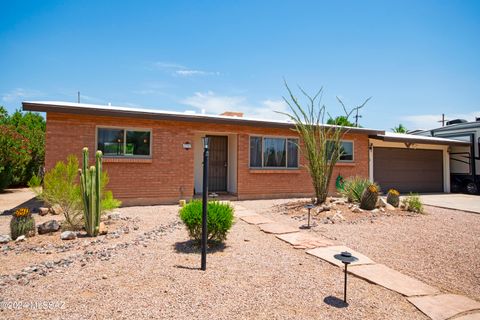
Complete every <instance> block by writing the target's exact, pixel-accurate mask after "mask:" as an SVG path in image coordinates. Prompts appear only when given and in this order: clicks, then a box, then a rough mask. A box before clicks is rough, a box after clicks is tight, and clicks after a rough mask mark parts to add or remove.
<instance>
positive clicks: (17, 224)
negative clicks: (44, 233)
mask: <svg viewBox="0 0 480 320" xmlns="http://www.w3.org/2000/svg"><path fill="white" fill-rule="evenodd" d="M10 233H11V236H12V239H13V240H15V239H17V238H18V237H20V236H26V237H33V236H34V235H35V219H34V218H33V217H32V213H31V212H30V210H29V209H28V208H20V209H18V210H17V211H15V213H14V214H13V215H12V220H10Z"/></svg>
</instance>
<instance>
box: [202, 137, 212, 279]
mask: <svg viewBox="0 0 480 320" xmlns="http://www.w3.org/2000/svg"><path fill="white" fill-rule="evenodd" d="M202 142H203V189H202V265H201V269H202V270H203V271H205V270H207V235H208V231H207V217H208V213H207V204H208V143H209V142H210V138H209V137H203V138H202Z"/></svg>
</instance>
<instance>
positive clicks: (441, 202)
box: [420, 193, 480, 213]
mask: <svg viewBox="0 0 480 320" xmlns="http://www.w3.org/2000/svg"><path fill="white" fill-rule="evenodd" d="M420 197H421V198H422V201H423V203H424V204H426V205H429V206H435V207H441V208H447V209H456V210H462V211H470V212H475V213H480V196H474V195H469V194H461V193H441V194H422V195H420Z"/></svg>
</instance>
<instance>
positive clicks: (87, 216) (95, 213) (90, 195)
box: [78, 147, 102, 237]
mask: <svg viewBox="0 0 480 320" xmlns="http://www.w3.org/2000/svg"><path fill="white" fill-rule="evenodd" d="M78 171H79V173H80V190H81V193H82V202H83V216H84V221H85V230H86V231H87V234H88V235H89V236H91V237H96V236H97V235H98V230H99V227H100V212H101V211H102V208H101V199H102V195H101V191H100V190H101V182H100V181H101V176H102V151H97V153H96V154H95V166H91V167H90V168H88V148H86V147H85V148H83V169H79V170H78Z"/></svg>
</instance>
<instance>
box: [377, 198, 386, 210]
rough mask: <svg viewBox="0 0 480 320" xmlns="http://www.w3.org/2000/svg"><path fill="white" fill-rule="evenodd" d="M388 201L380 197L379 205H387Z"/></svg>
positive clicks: (380, 206)
mask: <svg viewBox="0 0 480 320" xmlns="http://www.w3.org/2000/svg"><path fill="white" fill-rule="evenodd" d="M387 204H388V203H387V201H386V200H385V199H383V198H378V201H377V207H379V208H384V207H386V206H387Z"/></svg>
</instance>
